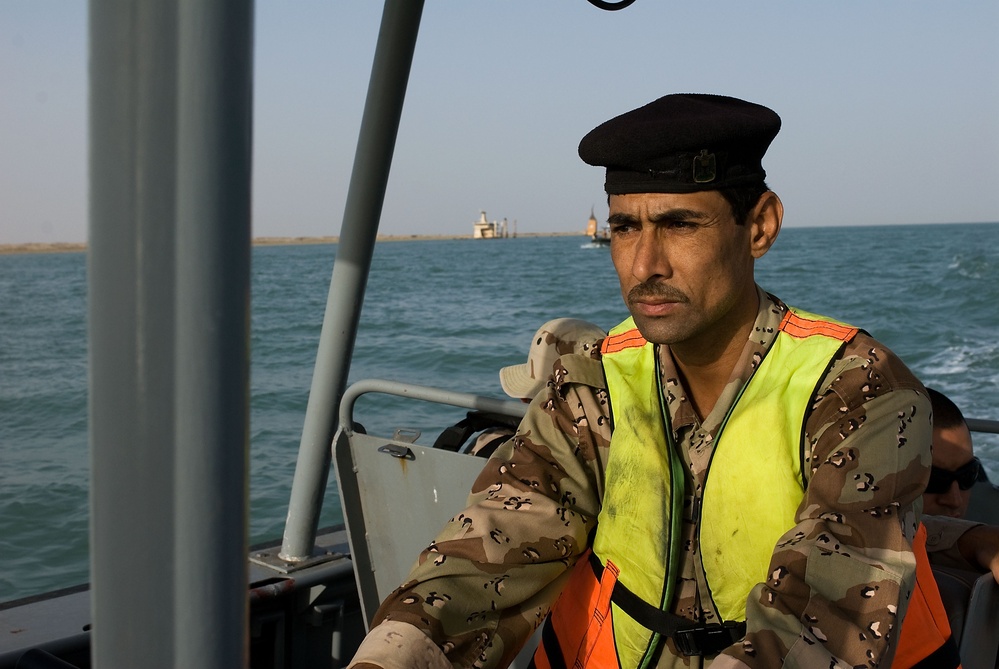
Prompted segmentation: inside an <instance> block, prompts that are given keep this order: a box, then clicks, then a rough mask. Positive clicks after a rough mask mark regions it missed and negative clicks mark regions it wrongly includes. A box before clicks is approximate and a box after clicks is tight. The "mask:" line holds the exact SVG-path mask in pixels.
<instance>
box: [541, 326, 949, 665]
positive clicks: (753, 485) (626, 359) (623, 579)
mask: <svg viewBox="0 0 999 669" xmlns="http://www.w3.org/2000/svg"><path fill="white" fill-rule="evenodd" d="M856 333H857V329H856V328H853V327H850V326H848V325H844V324H842V323H838V322H834V321H831V320H829V319H826V318H822V317H819V316H816V315H814V314H809V313H806V312H802V311H798V310H794V309H790V310H789V311H788V313H787V314H786V316H785V318H784V319H783V321H782V322H781V325H780V331H779V333H778V334H777V337H776V339H775V341H774V343H773V345H772V346H771V348H770V349H769V350H768V351H767V353H766V355H765V357H764V358H763V360H762V361H760V362H759V363H758V366H757V368H756V370H755V371H754V373H753V376H752V377H751V378H750V380H749V381H748V383H747V384H746V385H745V386H744V388H743V389H742V391H741V393H740V394H739V396H738V397H737V399H736V401H735V402H734V403H733V406H732V407H731V408H730V409H729V413H728V415H727V416H726V417H725V419H724V421H723V423H722V425H721V426H720V428H719V430H718V432H717V433H716V436H715V440H716V443H715V446H714V452H713V455H712V459H711V462H710V464H709V469H708V471H709V474H708V477H707V479H706V483H705V487H704V490H703V499H702V503H701V509H700V519H699V522H698V532H699V534H698V540H699V541H700V546H701V556H702V562H703V565H704V571H705V575H706V577H707V584H708V590H709V592H708V593H707V594H708V595H709V596H710V598H711V601H712V602H713V604H714V607H715V609H716V610H717V611H718V613H719V615H720V616H721V617H722V618H723V621H724V622H723V623H722V624H721V625H708V626H696V623H692V622H691V621H686V620H684V619H681V618H679V617H678V616H675V615H673V614H671V613H669V607H670V605H671V603H672V600H673V596H674V593H673V589H674V586H675V583H676V580H677V571H678V569H679V564H678V562H679V549H680V545H679V544H680V542H679V541H676V540H674V537H678V536H679V535H680V526H681V523H682V513H683V509H682V506H683V501H684V490H683V485H684V484H683V482H684V475H683V462H682V460H681V459H680V457H679V455H678V454H677V453H676V447H675V444H674V443H673V438H672V434H673V431H672V428H671V427H670V425H669V415H670V414H669V410H668V408H667V406H666V400H667V394H668V393H669V389H664V388H662V387H661V383H660V378H661V374H660V373H659V371H658V369H657V365H658V360H657V357H656V355H655V352H654V349H653V346H652V345H651V344H649V343H648V342H646V341H645V339H644V338H643V337H642V336H641V334H639V332H638V330H637V328H635V325H634V322H633V321H632V320H630V319H629V320H628V321H625V322H624V323H623V324H621V325H620V326H618V327H617V328H615V329H613V330H612V331H611V333H610V336H608V338H607V339H606V340H605V341H604V344H603V347H602V353H603V365H604V372H605V375H606V378H607V386H608V391H609V393H610V396H611V411H612V414H613V415H612V420H613V425H614V431H613V433H612V436H611V449H610V455H609V459H608V463H607V470H606V473H605V477H604V478H605V492H604V498H603V504H602V507H601V511H600V515H599V517H598V524H597V530H596V535H595V537H594V540H593V544H592V551H588V552H587V554H585V555H584V556H583V557H582V558H581V559H580V560H579V562H578V563H577V565H576V567H575V568H574V569H573V572H572V574H571V576H570V579H569V581H568V583H567V584H566V586H565V587H564V588H563V590H562V594H561V595H560V596H559V599H558V601H557V602H556V603H555V606H554V607H553V609H552V612H551V616H550V618H549V621H548V622H547V623H546V625H545V629H544V631H543V633H542V643H541V645H540V646H539V647H538V650H537V652H536V653H535V656H534V665H535V666H536V667H537V668H538V669H569V668H570V667H572V669H646V668H647V667H648V665H649V664H650V662H651V661H652V660H653V658H654V657H655V653H656V649H657V648H658V646H659V644H661V643H662V642H663V637H665V636H670V637H672V638H673V639H674V642H675V643H676V645H677V648H678V649H679V650H680V652H683V653H686V654H691V655H695V654H707V655H713V654H715V653H718V652H719V651H721V650H722V649H723V648H725V647H726V646H729V645H731V644H732V643H734V642H736V641H738V640H739V639H740V638H741V637H742V636H743V635H744V634H745V623H744V622H740V621H745V618H746V599H747V597H748V595H749V592H750V590H752V588H753V587H754V586H755V585H756V584H757V583H760V582H762V581H764V580H766V571H767V568H768V566H769V563H770V558H771V556H772V553H773V550H774V546H775V545H776V543H777V541H778V539H779V538H780V537H781V536H782V535H783V534H784V533H785V532H786V531H787V530H788V529H790V528H791V527H792V526H793V525H794V515H795V513H796V511H797V508H798V505H799V503H800V502H801V500H802V499H803V497H804V478H803V475H802V467H803V460H804V453H803V450H802V449H803V434H802V432H803V430H804V424H805V416H806V414H807V411H808V406H809V403H810V402H811V399H812V397H813V396H814V394H815V392H816V390H817V388H818V386H819V384H820V383H821V382H822V379H823V378H824V376H825V373H826V370H827V369H828V368H829V366H830V364H831V362H832V360H833V359H834V358H835V356H836V354H837V353H838V352H839V350H840V349H841V348H842V346H843V344H844V343H845V342H848V341H850V339H852V338H853V336H854V335H855V334H856ZM764 486H765V490H766V494H760V491H761V487H764ZM747 528H752V531H751V532H749V531H747ZM920 531H921V533H922V534H917V538H916V542H915V545H914V547H913V548H914V553H915V556H916V562H917V578H916V590H915V592H914V594H913V596H912V597H911V598H910V601H909V610H908V612H907V614H906V617H905V619H904V622H903V627H902V631H901V635H900V636H901V639H900V642H899V648H898V650H897V653H896V657H895V663H894V664H895V666H897V667H905V668H907V669H909V668H919V669H922V668H923V667H927V668H928V667H958V666H960V658H959V657H958V655H957V648H956V646H955V644H954V641H953V639H952V638H951V633H950V627H949V625H948V622H947V618H946V614H945V613H944V611H943V605H942V602H940V596H939V592H938V591H937V589H936V585H935V583H934V581H933V577H932V572H931V571H930V568H929V562H928V558H927V556H926V551H925V548H924V546H923V544H924V542H925V530H922V529H921V530H920Z"/></svg>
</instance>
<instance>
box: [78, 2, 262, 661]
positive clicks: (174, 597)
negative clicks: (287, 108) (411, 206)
mask: <svg viewBox="0 0 999 669" xmlns="http://www.w3.org/2000/svg"><path fill="white" fill-rule="evenodd" d="M251 12H252V9H251V5H250V4H249V3H247V2H242V1H239V2H237V1H234V0H230V1H228V2H226V1H222V0H204V2H193V1H192V2H187V3H178V2H177V0H151V1H149V2H143V3H133V2H129V1H128V0H91V2H90V139H91V141H90V234H89V257H88V275H89V277H88V280H89V288H88V292H89V294H88V299H89V319H88V321H89V322H88V330H89V340H90V341H89V347H90V421H89V431H90V443H91V581H92V586H93V599H92V601H93V604H92V607H93V648H92V656H93V665H94V666H95V667H152V668H157V667H164V668H166V667H174V666H195V667H202V666H203V667H209V666H210V667H233V666H245V664H246V645H247V642H246V640H247V633H246V604H245V602H246V575H245V569H246V549H245V545H246V529H245V527H246V525H245V523H246V480H247V477H246V469H247V456H246V443H247V435H248V401H247V388H248V384H247V378H248V371H247V370H248V360H247V348H248V344H247V341H248V322H249V318H248V311H249V306H248V292H249V271H248V265H249V234H250V227H249V188H250V186H249V175H250V167H249V161H250V72H251V67H250V63H251V42H252V39H251V36H252V19H251ZM178 110H179V113H178Z"/></svg>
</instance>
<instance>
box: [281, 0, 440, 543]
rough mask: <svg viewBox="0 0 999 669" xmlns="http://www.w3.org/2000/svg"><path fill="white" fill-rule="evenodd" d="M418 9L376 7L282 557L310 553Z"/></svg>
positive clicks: (397, 2)
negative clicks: (378, 17) (374, 39)
mask: <svg viewBox="0 0 999 669" xmlns="http://www.w3.org/2000/svg"><path fill="white" fill-rule="evenodd" d="M422 13H423V0H386V2H385V8H384V10H383V13H382V22H381V27H380V29H379V34H378V44H377V46H376V48H375V57H374V63H373V65H372V68H371V79H370V82H369V83H368V94H367V98H366V100H365V103H364V116H363V119H362V122H361V131H360V135H359V137H358V142H357V151H356V153H355V156H354V167H353V171H352V173H351V178H350V188H349V189H348V192H347V202H346V205H345V208H344V216H343V225H342V227H341V231H340V243H339V245H338V248H337V255H336V260H335V261H334V264H333V276H332V278H331V281H330V292H329V296H328V298H327V302H326V314H325V317H324V319H323V328H322V333H321V334H320V339H319V350H318V353H317V356H316V366H315V369H314V371H313V376H312V388H311V391H310V393H309V403H308V406H307V408H306V413H305V425H304V427H303V430H302V441H301V444H300V446H299V451H298V462H297V464H296V467H295V478H294V480H293V482H292V489H291V499H290V502H289V506H288V518H287V522H286V524H285V533H284V541H283V543H282V546H281V553H280V557H281V558H282V559H284V560H287V561H289V562H300V561H303V560H306V559H308V558H309V557H311V555H312V550H313V545H314V543H315V539H316V530H317V528H318V524H319V510H320V507H321V506H322V502H323V494H324V493H325V490H326V482H327V479H328V476H329V467H330V460H331V455H330V449H331V445H332V442H333V433H334V432H335V431H336V413H337V406H338V405H339V403H340V398H341V397H342V396H343V392H344V390H345V388H346V386H347V374H348V372H349V371H350V358H351V355H352V354H353V351H354V340H355V339H356V336H357V325H358V322H359V321H360V316H361V305H362V302H363V300H364V290H365V287H366V284H367V278H368V270H369V268H370V267H371V256H372V254H373V253H374V246H375V237H376V236H377V233H378V221H379V218H380V217H381V211H382V204H383V202H384V200H385V187H386V185H387V183H388V177H389V169H390V168H391V165H392V152H393V150H394V149H395V140H396V136H397V134H398V130H399V119H400V117H401V115H402V107H403V102H404V100H405V97H406V85H407V83H408V81H409V71H410V66H411V65H412V62H413V51H414V49H415V48H416V37H417V34H418V32H419V27H420V18H421V16H422Z"/></svg>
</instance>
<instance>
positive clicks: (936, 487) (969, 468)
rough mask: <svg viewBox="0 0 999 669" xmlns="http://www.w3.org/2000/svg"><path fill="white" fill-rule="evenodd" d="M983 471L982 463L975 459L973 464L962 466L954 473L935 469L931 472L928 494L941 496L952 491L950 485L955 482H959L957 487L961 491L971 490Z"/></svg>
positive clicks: (938, 468)
mask: <svg viewBox="0 0 999 669" xmlns="http://www.w3.org/2000/svg"><path fill="white" fill-rule="evenodd" d="M981 471H982V463H981V461H980V460H979V459H978V458H973V459H972V460H971V462H969V463H968V464H966V465H961V466H960V467H958V468H957V469H955V470H954V471H950V470H949V469H941V468H940V467H933V468H932V469H931V471H930V482H929V483H927V484H926V492H928V493H930V494H931V495H941V494H943V493H945V492H947V491H948V490H950V484H951V483H953V482H954V481H957V487H958V488H960V489H961V490H971V486H973V485H975V481H977V480H978V476H979V474H980V473H981Z"/></svg>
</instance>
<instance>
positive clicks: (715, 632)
mask: <svg viewBox="0 0 999 669" xmlns="http://www.w3.org/2000/svg"><path fill="white" fill-rule="evenodd" d="M589 560H590V566H591V567H592V568H593V573H594V574H595V575H596V577H597V580H598V581H599V580H600V577H601V576H602V575H603V571H604V566H603V565H602V564H600V559H599V558H598V557H597V556H596V554H594V553H593V552H592V551H591V552H590V556H589ZM611 601H612V602H614V603H615V604H617V605H618V606H619V607H620V608H621V610H622V611H624V612H625V613H627V614H628V616H630V617H631V618H632V619H633V620H634V621H635V622H637V623H638V624H640V625H641V626H642V627H644V628H645V629H648V630H652V631H653V632H656V633H658V634H661V635H662V636H664V637H671V638H672V639H673V641H674V643H676V647H677V650H679V651H680V652H681V653H683V654H684V655H714V654H715V653H718V652H720V651H721V650H723V649H725V648H727V647H728V646H731V645H732V644H733V643H735V642H736V641H738V640H739V639H741V638H742V637H744V636H746V623H745V622H736V621H728V620H727V621H724V622H722V623H721V624H713V625H700V624H698V623H696V622H694V621H693V620H688V619H687V618H683V617H681V616H678V615H676V614H675V613H670V612H669V611H663V610H662V609H660V608H658V607H655V606H652V605H651V604H649V603H648V602H646V601H645V600H644V599H642V598H641V597H639V596H638V595H636V594H635V593H633V592H632V591H631V590H628V588H627V587H625V585H624V584H623V583H621V581H618V582H617V583H615V584H614V591H613V592H612V593H611Z"/></svg>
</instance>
